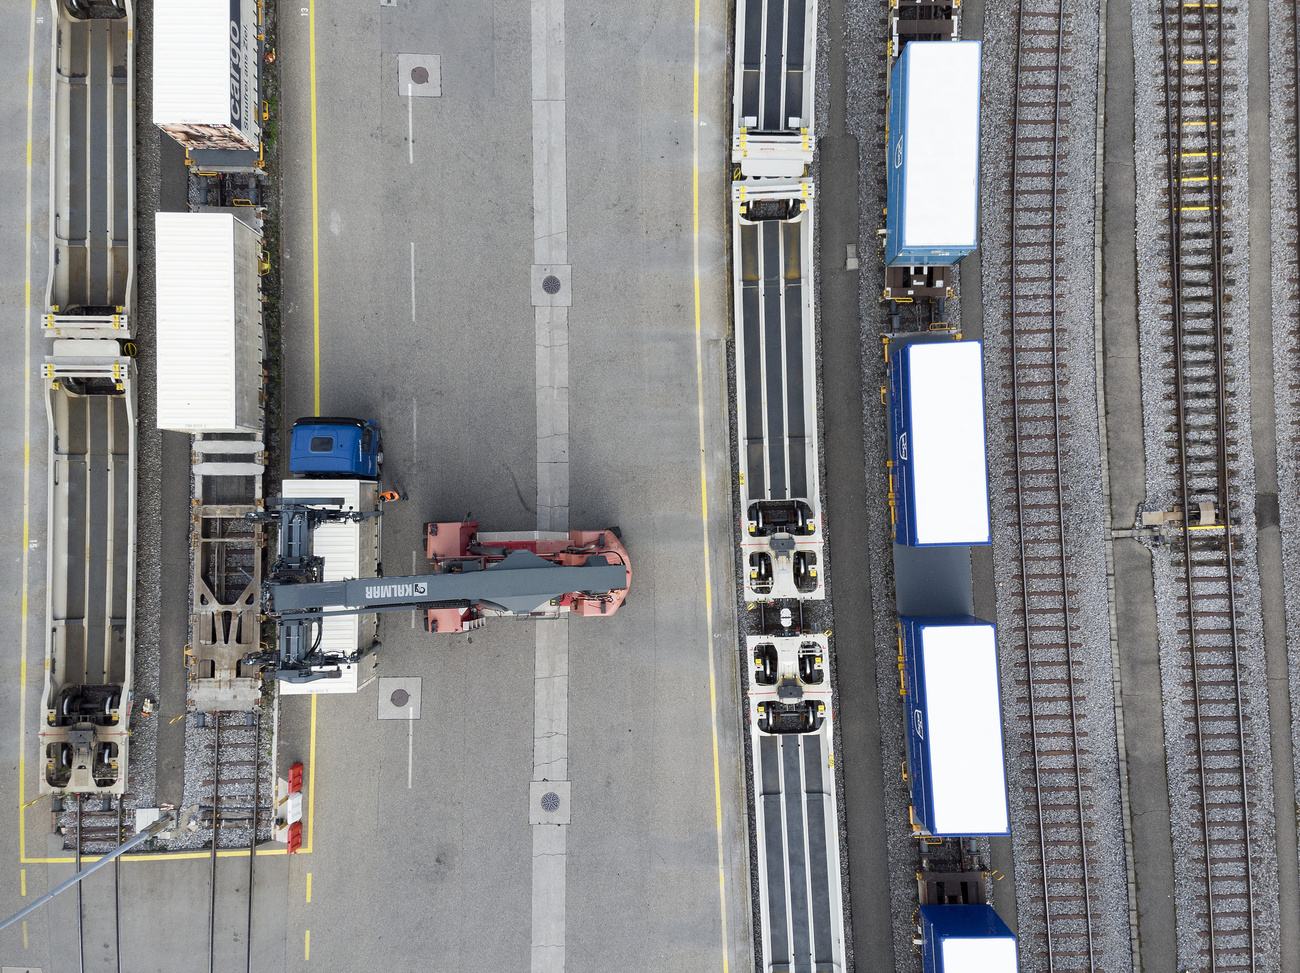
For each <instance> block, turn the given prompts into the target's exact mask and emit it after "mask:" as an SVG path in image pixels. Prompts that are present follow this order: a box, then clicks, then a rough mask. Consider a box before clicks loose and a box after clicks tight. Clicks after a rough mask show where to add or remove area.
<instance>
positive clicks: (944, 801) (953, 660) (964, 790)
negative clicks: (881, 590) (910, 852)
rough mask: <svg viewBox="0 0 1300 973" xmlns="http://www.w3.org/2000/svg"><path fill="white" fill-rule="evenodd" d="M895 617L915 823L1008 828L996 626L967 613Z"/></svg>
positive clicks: (988, 830)
mask: <svg viewBox="0 0 1300 973" xmlns="http://www.w3.org/2000/svg"><path fill="white" fill-rule="evenodd" d="M900 622H901V625H902V629H903V669H904V694H905V698H906V702H907V733H908V767H909V774H910V776H911V783H912V806H913V810H914V814H915V816H916V820H917V823H918V824H919V825H921V826H922V827H923V828H924V829H925V830H926V831H928V832H929V833H930V834H933V835H938V836H957V835H964V836H973V835H1004V834H1008V833H1009V832H1010V818H1009V814H1008V807H1007V796H1006V770H1005V766H1004V757H1003V746H1002V715H1001V714H1002V704H1001V691H1000V688H999V684H998V674H997V646H996V638H995V632H994V627H993V626H992V625H991V624H989V623H988V622H984V621H981V620H980V619H978V618H974V617H972V616H969V615H960V616H946V617H928V618H903V619H901V620H900Z"/></svg>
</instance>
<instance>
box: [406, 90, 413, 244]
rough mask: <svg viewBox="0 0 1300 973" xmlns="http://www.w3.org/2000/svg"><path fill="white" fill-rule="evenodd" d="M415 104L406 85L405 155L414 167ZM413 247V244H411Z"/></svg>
mask: <svg viewBox="0 0 1300 973" xmlns="http://www.w3.org/2000/svg"><path fill="white" fill-rule="evenodd" d="M414 104H415V95H414V87H413V86H412V85H411V82H409V81H408V82H407V83H406V154H407V156H408V157H409V158H408V160H407V161H408V162H410V163H411V165H415V112H414V109H413V108H412V107H411V106H412V105H414ZM411 246H415V244H411Z"/></svg>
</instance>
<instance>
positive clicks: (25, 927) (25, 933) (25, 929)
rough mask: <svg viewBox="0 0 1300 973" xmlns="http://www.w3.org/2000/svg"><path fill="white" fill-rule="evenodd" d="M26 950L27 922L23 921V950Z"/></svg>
mask: <svg viewBox="0 0 1300 973" xmlns="http://www.w3.org/2000/svg"><path fill="white" fill-rule="evenodd" d="M26 948H27V920H26V919H24V920H23V949H26Z"/></svg>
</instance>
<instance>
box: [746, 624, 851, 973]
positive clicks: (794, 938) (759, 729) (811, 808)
mask: <svg viewBox="0 0 1300 973" xmlns="http://www.w3.org/2000/svg"><path fill="white" fill-rule="evenodd" d="M745 644H746V647H747V649H748V653H749V658H750V660H751V662H752V668H751V669H750V681H749V692H748V705H749V732H750V741H751V744H752V748H753V759H754V778H753V785H752V787H753V791H754V793H753V795H752V797H751V799H752V801H753V804H754V815H755V832H756V836H757V843H758V866H759V867H758V875H759V912H760V916H761V929H760V936H761V946H762V954H763V963H764V968H765V969H766V970H769V971H778V970H800V969H807V970H819V971H827V973H829V971H839V970H843V969H844V968H845V958H844V956H845V953H844V907H843V896H842V892H841V888H840V843H839V825H838V812H837V809H836V799H835V753H834V739H835V734H834V728H833V712H832V703H831V698H832V690H831V683H830V669H829V666H828V665H827V661H828V660H829V646H828V643H827V639H826V636H824V635H781V636H765V635H751V636H747V637H746V640H745Z"/></svg>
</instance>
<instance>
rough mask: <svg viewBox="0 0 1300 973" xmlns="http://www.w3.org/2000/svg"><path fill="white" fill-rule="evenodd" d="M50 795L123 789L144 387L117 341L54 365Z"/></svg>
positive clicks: (45, 774) (46, 743) (45, 702)
mask: <svg viewBox="0 0 1300 973" xmlns="http://www.w3.org/2000/svg"><path fill="white" fill-rule="evenodd" d="M42 376H43V378H44V381H45V417H46V423H47V427H48V436H49V470H50V475H49V487H48V489H49V492H48V497H47V502H48V507H47V510H48V514H47V516H48V540H47V560H46V582H45V585H46V594H45V599H46V625H45V684H44V688H43V689H42V692H41V710H42V720H41V726H40V732H39V734H38V739H39V745H40V751H41V754H40V755H41V763H40V766H41V767H42V772H41V779H40V789H41V793H43V794H48V793H55V792H73V793H78V794H96V793H99V794H119V795H120V794H122V793H123V792H124V791H125V790H126V775H127V763H128V749H129V744H130V734H129V724H130V719H131V704H132V686H133V675H132V672H133V667H134V661H135V660H134V650H135V553H136V475H137V474H136V456H137V451H136V378H135V362H134V361H133V360H132V359H130V358H128V357H126V356H125V355H123V354H122V353H121V350H120V348H119V346H118V343H117V342H116V341H110V340H85V339H80V340H76V339H62V340H58V341H55V342H54V354H53V355H51V356H49V357H47V358H46V359H45V363H44V366H43V369H42Z"/></svg>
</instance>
